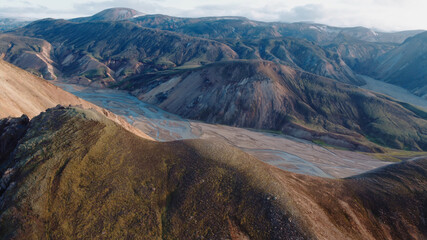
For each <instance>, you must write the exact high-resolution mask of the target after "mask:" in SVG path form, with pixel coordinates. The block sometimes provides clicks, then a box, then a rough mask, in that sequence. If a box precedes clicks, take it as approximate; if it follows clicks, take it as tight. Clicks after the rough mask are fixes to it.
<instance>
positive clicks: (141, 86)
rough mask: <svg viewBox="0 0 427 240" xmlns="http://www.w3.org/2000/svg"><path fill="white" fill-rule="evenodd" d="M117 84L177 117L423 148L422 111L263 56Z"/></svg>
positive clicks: (352, 144)
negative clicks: (267, 59)
mask: <svg viewBox="0 0 427 240" xmlns="http://www.w3.org/2000/svg"><path fill="white" fill-rule="evenodd" d="M120 88H123V89H126V90H129V91H132V93H133V94H135V95H136V96H138V97H139V98H140V99H141V100H143V101H146V102H149V103H152V104H156V105H158V106H160V107H162V108H163V109H165V110H167V111H170V112H173V113H176V114H179V115H181V116H184V117H187V118H191V119H198V120H203V121H207V122H210V123H223V124H228V125H232V126H239V127H249V128H258V129H272V130H280V131H283V132H285V133H287V134H291V135H294V136H297V137H300V138H306V139H310V140H313V139H317V140H321V141H325V142H327V143H329V144H333V145H338V146H342V147H347V148H350V149H357V150H363V151H378V149H377V148H376V147H373V146H372V145H370V143H369V142H366V138H368V139H370V140H372V141H374V142H376V143H379V144H381V145H385V146H389V147H393V148H401V149H403V148H405V149H412V150H416V149H418V150H420V149H423V150H425V149H427V145H426V143H427V136H426V135H425V133H426V129H427V119H426V113H425V112H423V111H422V110H419V109H417V108H415V107H412V106H411V105H409V104H403V103H400V102H397V101H395V100H392V99H390V98H387V97H385V96H383V95H378V94H374V93H373V92H369V91H365V90H362V89H359V88H357V87H352V86H350V85H345V84H341V83H338V82H336V81H333V80H331V79H326V78H322V77H319V76H316V75H313V74H310V73H307V72H303V71H299V70H295V69H293V68H290V67H286V66H283V65H279V64H276V63H272V62H267V61H232V62H225V63H224V62H223V63H215V64H211V65H208V66H205V67H202V68H197V69H189V70H181V71H172V72H163V73H156V74H147V75H142V76H139V77H135V78H131V79H128V80H126V81H124V82H122V84H121V85H120Z"/></svg>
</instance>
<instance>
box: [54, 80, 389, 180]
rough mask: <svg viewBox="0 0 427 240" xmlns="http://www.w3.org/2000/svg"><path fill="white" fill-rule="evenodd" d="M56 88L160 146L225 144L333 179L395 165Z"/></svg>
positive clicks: (108, 95) (125, 97)
mask: <svg viewBox="0 0 427 240" xmlns="http://www.w3.org/2000/svg"><path fill="white" fill-rule="evenodd" d="M54 83H55V84H56V85H57V86H59V87H61V88H63V89H64V90H66V91H68V92H70V93H72V94H74V95H76V96H78V97H80V98H83V99H85V100H87V101H89V102H92V103H94V104H96V105H98V106H100V107H103V108H106V109H108V110H110V111H112V112H113V113H115V114H118V115H120V116H122V117H124V118H125V119H126V120H127V121H128V122H129V123H131V124H132V125H134V126H135V127H137V128H138V129H140V130H142V131H143V132H145V133H147V134H148V135H150V136H151V137H153V138H154V139H156V140H158V141H172V140H178V139H197V138H201V139H218V140H224V141H226V142H228V143H230V144H232V145H234V146H237V147H239V148H240V149H242V150H243V151H245V152H247V153H249V154H251V155H253V156H255V157H257V158H259V159H260V160H262V161H264V162H267V163H269V164H271V165H274V166H276V167H279V168H281V169H284V170H287V171H291V172H296V173H302V174H308V175H312V176H320V177H330V178H342V177H348V176H352V175H356V174H360V173H363V172H366V171H369V170H372V169H375V168H378V167H381V166H385V165H388V164H389V163H388V162H383V161H380V160H378V159H376V158H374V157H372V156H370V155H367V154H363V153H358V152H351V151H345V150H337V149H327V148H324V147H321V146H319V145H316V144H313V143H311V142H308V141H304V140H300V139H296V138H293V137H289V136H285V135H282V134H275V133H269V132H262V131H253V130H248V129H243V128H236V127H229V126H223V125H213V124H206V123H202V122H197V121H190V120H187V119H183V118H181V117H179V116H177V115H174V114H171V113H168V112H166V111H164V110H162V109H159V108H158V107H156V106H153V105H150V104H147V103H144V102H141V101H140V100H139V99H137V98H136V97H134V96H132V95H130V94H128V93H127V92H125V91H119V90H112V89H95V88H90V87H83V86H80V85H73V84H64V83H61V82H54Z"/></svg>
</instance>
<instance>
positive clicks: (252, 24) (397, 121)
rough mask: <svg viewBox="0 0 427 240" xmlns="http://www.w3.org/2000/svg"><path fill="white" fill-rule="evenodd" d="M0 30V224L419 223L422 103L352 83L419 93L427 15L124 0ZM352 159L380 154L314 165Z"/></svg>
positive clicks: (425, 180) (265, 226)
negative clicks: (256, 11) (351, 16)
mask: <svg viewBox="0 0 427 240" xmlns="http://www.w3.org/2000/svg"><path fill="white" fill-rule="evenodd" d="M4 29H7V30H6V31H4V32H3V33H1V34H0V58H1V59H0V103H1V104H0V238H1V239H337V240H341V239H426V238H427V221H426V216H427V157H426V154H425V151H427V110H426V109H424V108H423V107H418V106H414V105H411V104H409V103H407V102H405V101H404V100H402V99H399V100H398V99H395V98H392V97H390V96H388V95H385V94H381V93H378V92H374V91H370V90H366V89H363V88H362V87H361V86H363V85H364V84H365V81H368V80H365V79H369V77H372V78H376V79H378V80H380V81H383V82H387V83H390V84H395V85H398V86H401V87H403V88H406V89H407V90H409V91H411V92H412V93H413V94H416V95H418V96H421V97H423V96H424V97H425V95H426V89H427V88H426V86H425V84H426V79H425V76H426V74H425V73H426V72H425V69H426V68H425V66H426V64H427V63H426V61H425V57H424V55H425V54H423V53H424V52H425V50H426V49H427V48H426V44H427V39H426V36H427V35H426V32H423V31H404V32H395V33H385V32H378V31H374V30H372V29H368V28H363V27H354V28H339V27H331V26H326V25H322V24H315V23H280V22H273V23H267V22H259V21H252V20H250V19H247V18H243V17H204V18H179V17H173V16H165V15H147V14H144V13H142V12H139V11H136V10H133V9H129V8H114V9H106V10H104V11H102V12H100V13H97V14H95V15H93V16H89V17H82V18H75V19H69V20H64V19H43V20H38V21H34V22H31V23H29V24H28V25H25V26H22V27H20V26H14V25H13V24H11V25H10V27H8V28H4ZM43 78H44V79H43ZM46 79H47V80H46ZM48 80H49V81H51V82H49V81H48ZM374 81H375V80H374ZM52 83H54V84H56V85H58V86H62V87H64V86H65V87H64V89H70V88H72V89H73V91H74V92H75V93H76V94H77V95H78V96H82V98H84V97H87V98H85V99H89V100H91V102H89V101H86V100H83V99H82V98H79V97H77V96H76V95H73V94H71V93H70V92H67V91H65V90H63V89H61V88H60V87H57V86H55V85H54V84H52ZM70 84H74V85H70ZM88 86H90V87H96V88H90V90H88V89H89V87H88ZM384 86H387V85H384ZM68 91H71V90H68ZM91 91H92V92H91ZM93 93H96V94H93ZM129 93H130V94H132V95H133V96H132V95H129ZM103 94H104V95H103ZM120 94H121V95H120ZM407 94H410V93H407ZM88 96H89V97H88ZM97 97H98V99H96V98H97ZM94 99H95V100H94ZM418 100H419V101H422V98H420V99H418ZM413 102H416V101H413ZM94 103H97V104H99V106H98V105H95V104H94ZM149 104H153V105H149ZM130 105H132V107H129V108H128V109H122V108H124V107H125V106H130ZM133 105H138V106H135V107H133ZM142 105H144V108H142V107H140V106H142ZM154 105H155V106H158V107H160V108H161V109H160V108H157V107H155V106H154ZM107 106H108V107H111V109H114V110H115V111H117V112H116V113H118V114H119V115H121V116H122V117H123V118H122V117H121V116H119V115H117V114H115V113H113V112H110V111H109V110H106V109H105V108H103V107H107ZM162 109H163V110H162ZM165 111H168V112H171V113H174V114H177V115H179V116H181V117H182V118H180V117H178V116H176V115H173V114H169V113H166V112H165ZM160 113H162V114H164V115H161V114H160ZM142 118H146V119H148V118H159V119H156V121H149V120H145V121H142V120H141V119H142ZM186 118H188V119H192V121H191V122H190V121H187V120H185V119H186ZM214 124H225V125H228V126H223V127H221V126H219V125H214ZM186 125H189V126H186ZM194 126H196V127H194ZM230 126H233V127H230ZM137 127H138V128H137ZM161 127H163V128H165V129H177V128H186V127H188V128H189V129H190V130H189V131H190V133H188V136H189V137H187V138H190V139H183V138H178V137H176V136H175V138H173V137H174V136H173V135H174V134H176V133H177V132H179V130H178V131H177V132H175V133H173V132H172V130H170V131H169V132H168V134H169V136H168V137H170V138H167V139H166V140H162V138H161V137H160V135H161V134H162V133H161V130H157V132H155V133H154V135H156V136H155V137H150V134H151V135H152V136H153V133H151V132H150V133H148V130H150V129H153V128H161ZM206 128H210V129H212V130H211V132H210V133H209V134H211V135H215V137H211V138H208V137H206V138H204V139H202V138H203V137H201V135H202V134H203V131H204V130H203V129H206ZM243 128H245V129H243ZM219 129H222V131H223V132H222V133H217V132H215V131H219ZM224 129H225V130H224ZM227 131H235V133H233V134H234V135H233V134H227V133H225V134H224V132H227ZM243 131H247V132H251V134H244V133H243ZM182 132H184V131H182ZM205 133H206V132H205ZM267 133H268V140H266V139H267V137H266V136H267ZM197 134H198V135H197ZM263 134H264V135H263ZM178 135H179V134H178ZM182 135H184V134H182ZM261 135H263V136H264V137H259V136H261ZM193 136H198V137H193ZM257 136H258V137H257ZM252 137H253V138H255V139H249V140H250V141H251V144H253V145H256V147H257V148H251V149H249V148H248V144H246V145H245V143H247V142H248V141H249V140H248V139H247V138H252ZM171 139H172V140H173V141H169V140H171ZM274 141H277V142H278V143H276V145H280V144H281V143H284V142H285V141H286V142H288V143H289V142H292V144H294V146H295V144H299V145H298V146H299V147H298V148H294V149H293V150H292V151H286V147H287V145H285V146H281V148H280V149H279V148H276V147H271V148H268V146H267V147H265V146H266V145H268V144H272V142H274ZM240 142H241V143H242V144H240ZM272 145H273V144H272ZM289 146H290V145H289ZM301 146H304V147H301ZM267 148H268V149H267ZM308 148H313V149H314V148H316V151H314V150H313V151H312V152H311V153H314V154H312V155H313V156H312V155H310V156H309V157H310V159H312V160H306V159H302V158H301V157H299V156H300V155H298V154H297V153H295V151H301V152H303V151H304V152H310V149H308ZM295 149H297V150H295ZM254 150H256V151H258V152H257V154H251V152H254ZM325 152H327V154H325ZM272 153H274V154H276V155H274V154H272ZM320 153H322V154H320ZM352 153H353V155H351V154H352ZM389 153H390V154H391V153H393V154H396V155H399V156H400V157H399V158H392V160H393V161H399V160H403V161H402V162H399V163H387V164H385V163H384V162H381V163H382V164H381V165H380V164H378V162H380V161H383V160H390V158H385V157H384V156H387V155H386V154H389ZM263 154H264V155H265V154H267V155H268V154H270V155H269V156H268V157H266V159H268V160H269V161H265V159H261V157H260V156H262V155H263ZM307 155H309V154H307ZM332 155H333V156H334V158H342V159H340V160H341V162H344V163H343V164H337V163H336V161H335V162H334V161H326V160H325V158H326V157H325V156H332ZM271 156H273V157H271ZM257 157H259V159H258V158H257ZM362 158H371V159H374V158H375V161H377V163H373V162H372V161H371V162H369V161H365V162H364V164H369V163H371V164H372V166H370V167H369V166H368V167H365V168H364V169H365V170H364V171H366V169H368V170H369V169H372V168H374V167H373V165H374V164H376V165H375V166H383V167H380V168H377V169H373V170H370V171H367V172H363V173H358V174H356V175H354V173H353V174H352V175H351V176H350V174H349V175H346V176H349V177H345V178H334V176H337V175H333V176H332V175H329V174H325V173H324V172H322V170H321V169H320V168H318V166H320V165H325V166H326V167H327V168H329V169H330V172H329V173H333V172H334V171H335V172H337V173H338V172H340V171H341V173H342V172H347V173H348V172H351V170H352V168H354V166H355V165H357V164H358V163H359V162H362V161H364V160H363V159H362ZM280 159H287V160H288V162H286V161H284V164H287V168H285V169H286V170H289V171H284V170H283V169H280V168H279V167H278V166H279V164H275V162H279V161H281V160H280ZM313 159H314V160H313ZM261 160H263V161H261ZM310 161H317V163H318V164H317V165H314V164H313V163H312V162H310ZM282 163H283V162H282ZM291 163H292V164H291ZM301 163H302V164H301ZM298 164H301V165H303V166H301V168H304V167H307V166H308V168H310V169H309V170H311V172H315V173H317V175H316V176H314V175H315V174H311V175H304V174H300V172H301V171H298V169H297V168H298V167H299V165H298ZM304 164H305V165H304ZM384 165H386V166H384ZM340 168H343V169H344V170H340ZM331 169H332V170H331ZM334 169H336V170H334ZM309 170H307V171H305V172H303V173H307V172H310V171H309ZM316 171H317V172H316ZM319 172H320V173H319ZM321 173H322V174H321ZM319 176H321V177H319Z"/></svg>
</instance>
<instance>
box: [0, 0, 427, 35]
mask: <svg viewBox="0 0 427 240" xmlns="http://www.w3.org/2000/svg"><path fill="white" fill-rule="evenodd" d="M111 7H129V8H133V9H136V10H139V11H141V12H144V13H148V14H154V13H161V14H167V15H173V16H182V17H200V16H245V17H248V18H250V19H254V20H261V21H284V22H297V21H312V22H317V23H324V24H328V25H332V26H365V27H370V28H376V29H380V30H389V31H394V30H407V29H427V14H426V10H427V0H323V1H320V0H318V1H315V0H286V1H284V0H270V1H269V0H263V1H260V0H215V1H212V0H179V1H178V0H176V1H175V0H107V1H106V0H66V1H58V0H13V1H12V0H0V17H28V18H45V17H53V18H72V17H80V16H88V15H92V14H94V13H96V12H99V11H101V10H103V9H105V8H111Z"/></svg>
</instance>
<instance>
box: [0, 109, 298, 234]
mask: <svg viewBox="0 0 427 240" xmlns="http://www.w3.org/2000/svg"><path fill="white" fill-rule="evenodd" d="M200 144H202V145H208V146H209V148H210V154H213V155H208V154H203V153H201V152H200V151H199V150H198V147H197V146H198V145H200ZM15 161H17V162H19V163H20V164H24V163H25V165H24V166H23V167H22V168H21V169H20V170H19V172H18V173H17V175H16V176H15V179H14V180H13V181H17V182H18V185H17V186H16V187H15V188H14V189H12V190H11V191H10V192H7V196H6V199H7V200H6V205H5V208H3V210H5V211H4V212H3V213H2V215H1V217H0V219H1V220H0V225H1V227H0V229H1V232H0V236H2V237H3V238H5V237H6V238H7V237H9V236H11V235H10V234H12V233H13V232H15V231H17V232H15V233H18V236H19V238H21V239H22V238H31V237H39V238H44V237H50V238H54V239H66V238H74V239H75V238H92V239H93V238H109V239H118V238H132V239H160V238H163V239H196V238H200V236H204V237H205V238H225V237H229V236H230V228H237V229H240V230H239V231H243V232H244V233H245V234H247V235H249V236H251V237H252V238H255V239H277V238H278V236H283V237H285V236H287V238H295V239H298V238H300V237H301V236H303V233H302V232H303V231H302V230H301V227H299V226H298V224H297V223H295V222H289V221H288V218H289V216H290V213H289V212H288V211H286V210H285V209H284V201H275V200H273V199H272V198H273V196H272V195H273V194H275V195H277V196H280V195H281V193H280V192H279V190H278V186H277V185H275V184H274V181H273V179H272V177H271V176H269V174H268V166H267V165H265V164H263V163H261V162H258V161H256V160H254V159H253V158H251V157H249V156H248V155H246V154H245V153H243V152H241V151H239V150H236V149H234V148H230V147H227V146H225V145H222V144H217V143H209V142H203V141H195V142H192V141H187V142H171V143H157V142H152V141H146V140H143V139H140V138H138V137H136V136H134V135H132V134H131V133H128V132H126V131H123V129H121V128H119V127H117V125H115V124H113V123H112V122H109V121H107V120H106V119H105V118H103V117H102V116H101V115H99V114H96V113H95V112H91V111H81V110H68V111H65V110H50V111H49V112H48V113H46V114H42V115H41V116H40V117H37V118H35V119H34V120H33V121H32V123H31V126H30V130H29V132H27V135H26V136H25V138H24V139H23V141H22V144H21V145H20V146H19V147H18V151H17V152H16V156H15ZM248 161H251V162H253V164H252V166H254V167H255V168H254V169H250V168H249V166H248V165H247V162H248ZM12 219H13V221H11V220H12ZM231 226H238V227H231Z"/></svg>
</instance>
